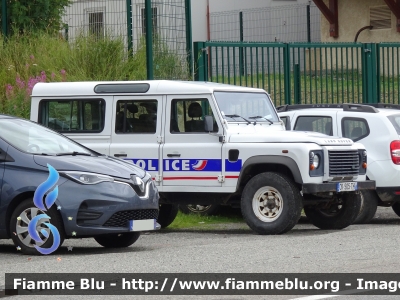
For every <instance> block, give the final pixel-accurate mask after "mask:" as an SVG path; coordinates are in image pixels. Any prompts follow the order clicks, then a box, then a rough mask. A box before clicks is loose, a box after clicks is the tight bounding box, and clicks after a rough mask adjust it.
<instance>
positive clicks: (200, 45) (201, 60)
mask: <svg viewBox="0 0 400 300" xmlns="http://www.w3.org/2000/svg"><path fill="white" fill-rule="evenodd" d="M193 53H194V55H195V59H194V80H195V81H207V80H208V76H207V75H208V70H207V65H208V55H207V50H206V46H205V43H204V42H194V43H193Z"/></svg>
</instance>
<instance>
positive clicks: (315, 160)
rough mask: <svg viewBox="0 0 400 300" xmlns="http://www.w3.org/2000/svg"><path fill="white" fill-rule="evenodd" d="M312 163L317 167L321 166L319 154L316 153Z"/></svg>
mask: <svg viewBox="0 0 400 300" xmlns="http://www.w3.org/2000/svg"><path fill="white" fill-rule="evenodd" d="M312 164H313V166H314V168H315V169H317V168H318V166H319V156H318V155H314V158H313V161H312Z"/></svg>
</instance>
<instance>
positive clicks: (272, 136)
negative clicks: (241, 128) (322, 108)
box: [229, 126, 353, 146]
mask: <svg viewBox="0 0 400 300" xmlns="http://www.w3.org/2000/svg"><path fill="white" fill-rule="evenodd" d="M248 128H249V129H251V127H250V126H249V127H248ZM229 142H231V143H315V144H318V145H321V146H333V145H335V146H339V145H340V146H345V145H346V146H347V145H352V144H353V141H352V140H351V139H347V138H342V137H337V136H329V135H325V134H322V133H318V132H309V131H276V130H265V131H261V130H256V131H253V132H249V131H247V132H237V133H233V134H231V135H230V137H229Z"/></svg>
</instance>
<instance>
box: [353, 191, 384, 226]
mask: <svg viewBox="0 0 400 300" xmlns="http://www.w3.org/2000/svg"><path fill="white" fill-rule="evenodd" d="M361 198H362V200H361V208H360V212H359V214H358V216H357V218H356V220H355V221H354V224H367V223H369V222H371V220H372V219H373V217H374V216H375V213H376V210H377V209H378V201H379V199H378V195H377V194H376V192H375V191H370V190H363V191H361Z"/></svg>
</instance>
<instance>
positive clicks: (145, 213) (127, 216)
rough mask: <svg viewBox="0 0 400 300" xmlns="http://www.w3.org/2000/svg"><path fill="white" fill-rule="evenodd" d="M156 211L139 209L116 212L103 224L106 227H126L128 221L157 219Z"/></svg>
mask: <svg viewBox="0 0 400 300" xmlns="http://www.w3.org/2000/svg"><path fill="white" fill-rule="evenodd" d="M157 218H158V209H139V210H127V211H119V212H116V213H115V214H113V215H112V216H111V218H109V219H108V221H107V222H105V223H104V225H103V226H107V227H127V226H128V221H129V220H148V219H157Z"/></svg>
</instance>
